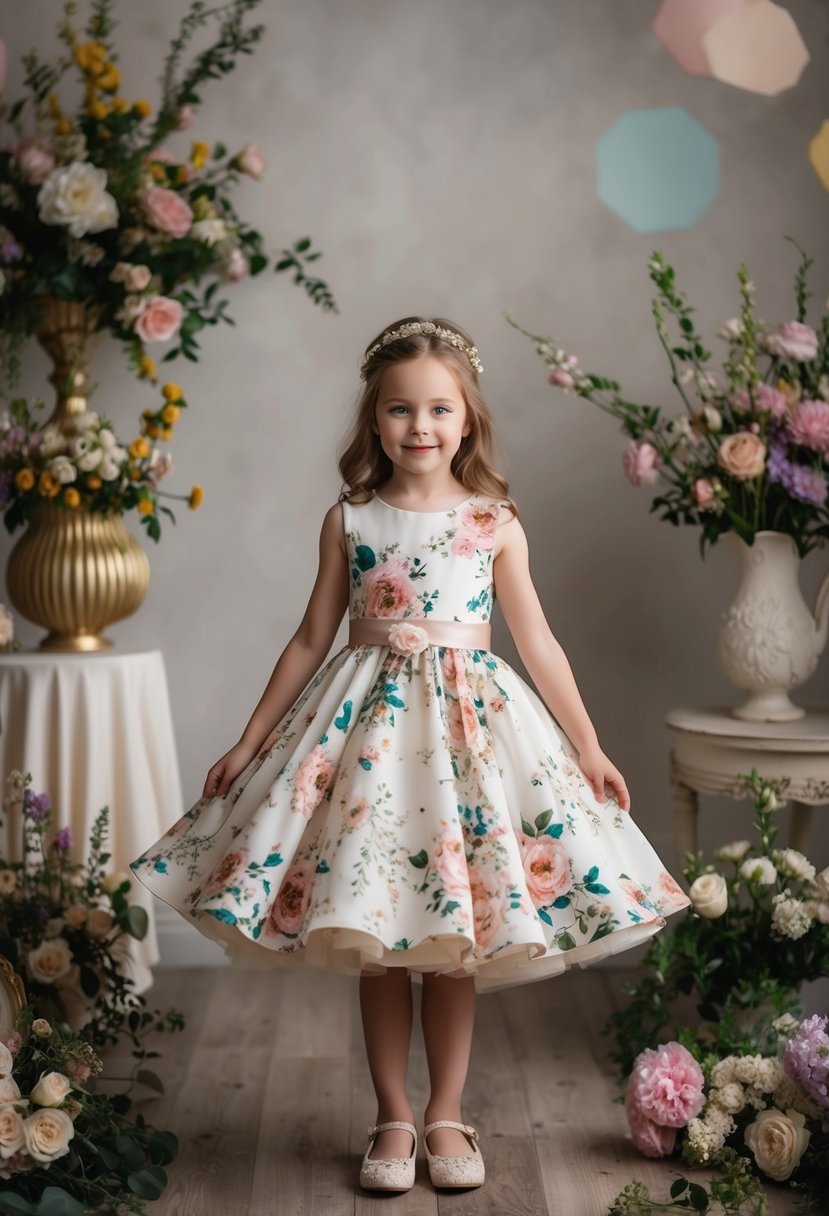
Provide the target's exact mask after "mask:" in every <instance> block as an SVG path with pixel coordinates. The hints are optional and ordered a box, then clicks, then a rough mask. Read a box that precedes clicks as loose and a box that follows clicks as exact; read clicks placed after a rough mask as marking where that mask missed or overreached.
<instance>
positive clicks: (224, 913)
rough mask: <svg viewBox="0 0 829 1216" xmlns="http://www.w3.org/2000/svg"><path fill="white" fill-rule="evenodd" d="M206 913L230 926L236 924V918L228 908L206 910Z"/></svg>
mask: <svg viewBox="0 0 829 1216" xmlns="http://www.w3.org/2000/svg"><path fill="white" fill-rule="evenodd" d="M205 912H209V913H210V915H211V916H215V917H216V920H223V921H224V922H225V923H226V924H228V925H235V924H236V917H235V916H234V915H233V913H232V912H229V911H228V909H227V908H205Z"/></svg>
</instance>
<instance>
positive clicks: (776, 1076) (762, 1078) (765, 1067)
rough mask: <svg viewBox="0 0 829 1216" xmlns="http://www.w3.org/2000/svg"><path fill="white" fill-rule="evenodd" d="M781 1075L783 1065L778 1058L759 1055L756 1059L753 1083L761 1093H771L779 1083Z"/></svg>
mask: <svg viewBox="0 0 829 1216" xmlns="http://www.w3.org/2000/svg"><path fill="white" fill-rule="evenodd" d="M782 1076H783V1066H782V1064H781V1063H780V1061H779V1060H775V1059H773V1058H772V1057H771V1056H761V1057H760V1059H759V1060H758V1061H757V1073H756V1080H755V1082H754V1084H755V1085H756V1086H757V1088H758V1089H759V1090H760V1092H761V1093H764V1094H770V1093H773V1091H774V1090H775V1089H777V1086H778V1085H779V1084H780V1078H781V1077H782Z"/></svg>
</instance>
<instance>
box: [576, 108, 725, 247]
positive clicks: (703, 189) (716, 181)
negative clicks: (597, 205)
mask: <svg viewBox="0 0 829 1216" xmlns="http://www.w3.org/2000/svg"><path fill="white" fill-rule="evenodd" d="M596 178H597V190H598V194H599V198H600V199H601V200H602V202H603V203H605V204H606V206H608V207H609V208H610V210H611V211H615V213H616V214H617V215H618V216H620V217H621V218H622V219H623V220H624V221H625V223H627V224H629V225H630V226H631V228H633V229H635V230H636V232H664V231H666V230H667V229H671V228H690V227H692V225H694V224H695V223H696V222H697V220H698V219H699V217H700V216H701V215H702V214H703V213H704V212H705V211H707V210H708V208H709V207H710V206H711V204H712V203H713V202H714V200H715V199H716V197H717V195H718V194H719V190H720V150H719V147H718V145H717V141H716V140H715V139H714V137H713V136H712V135H711V134H709V132H708V131H706V130H705V128H704V127H702V126H700V124H699V123H698V122H697V121H696V120H695V119H693V118H692V117H691V116H690V114H686V112H685V111H684V110H682V109H680V108H679V107H677V106H671V107H668V108H666V109H660V110H629V111H628V113H627V114H623V115H622V117H621V118H620V119H619V121H618V122H616V123H614V125H613V126H612V127H610V128H609V130H607V131H605V133H604V135H602V137H601V139H600V140H599V142H598V144H597V146H596Z"/></svg>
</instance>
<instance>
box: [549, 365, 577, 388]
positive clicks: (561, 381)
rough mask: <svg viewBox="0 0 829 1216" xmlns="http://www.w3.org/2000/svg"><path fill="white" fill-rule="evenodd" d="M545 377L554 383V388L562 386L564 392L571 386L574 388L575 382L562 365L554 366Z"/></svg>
mask: <svg viewBox="0 0 829 1216" xmlns="http://www.w3.org/2000/svg"><path fill="white" fill-rule="evenodd" d="M547 379H548V380H549V382H550V384H553V385H555V387H556V388H563V389H564V391H565V392H569V390H570V389H571V388H575V384H576V382H575V380H574V379H573V377H572V376H571V374H570V372H568V371H567V370H566V369H565V368H563V367H554V368H553V370H552V371H551V372H550V374H549V376H548V377H547Z"/></svg>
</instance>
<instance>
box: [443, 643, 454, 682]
mask: <svg viewBox="0 0 829 1216" xmlns="http://www.w3.org/2000/svg"><path fill="white" fill-rule="evenodd" d="M455 675H456V671H455V652H454V650H452V648H451V647H449V646H447V648H446V650H445V651H444V653H443V678H444V680H445V681H446V683H447V684H454V683H455Z"/></svg>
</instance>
